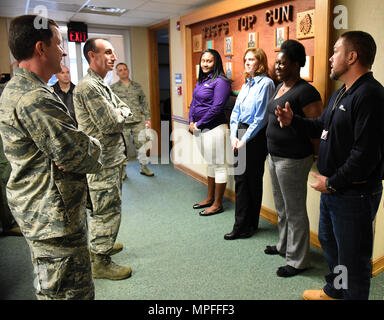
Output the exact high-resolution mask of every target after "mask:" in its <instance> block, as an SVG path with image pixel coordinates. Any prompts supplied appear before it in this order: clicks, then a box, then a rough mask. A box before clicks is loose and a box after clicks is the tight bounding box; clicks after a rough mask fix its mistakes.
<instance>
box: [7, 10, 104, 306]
mask: <svg viewBox="0 0 384 320" xmlns="http://www.w3.org/2000/svg"><path fill="white" fill-rule="evenodd" d="M36 21H37V22H40V23H41V22H46V25H47V26H46V27H45V28H44V27H43V28H39V29H36V28H35V23H36ZM8 44H9V48H10V49H11V52H12V54H13V56H14V57H15V58H16V59H17V61H19V62H20V63H19V68H15V74H14V77H13V78H12V80H11V81H9V83H8V84H7V86H6V88H5V89H4V91H3V93H2V95H1V98H0V119H1V120H0V133H1V137H2V139H3V144H4V152H5V155H6V157H7V158H8V160H9V162H10V164H11V166H12V172H11V175H10V177H9V181H8V184H7V197H8V204H9V207H10V209H11V211H12V213H13V215H14V217H15V219H16V221H17V223H18V224H19V226H20V229H21V231H22V233H23V235H24V237H25V239H26V241H27V243H28V245H29V248H30V250H31V257H32V264H33V266H34V270H35V273H36V280H35V288H36V296H37V298H38V299H93V298H94V294H95V293H94V285H93V280H92V274H91V265H90V256H89V251H88V241H87V229H86V211H85V206H86V199H87V181H86V176H85V174H86V173H90V172H97V171H99V170H100V168H101V167H102V165H101V163H100V162H99V161H98V160H99V157H100V154H101V150H100V143H99V142H98V141H97V140H96V139H94V138H92V137H89V136H87V135H86V134H85V133H84V132H82V131H78V130H77V129H76V127H75V123H74V121H73V119H72V118H71V117H70V115H69V114H68V112H67V108H66V107H65V105H64V104H63V103H62V101H61V100H60V99H59V98H58V97H57V95H56V94H55V93H54V91H53V89H52V88H51V87H49V86H48V85H47V82H48V80H49V79H50V78H51V76H52V75H53V74H54V73H57V72H59V71H60V70H61V60H62V58H63V57H64V56H66V53H65V52H64V50H63V49H62V46H61V44H62V38H61V34H60V31H59V26H58V25H57V23H56V22H55V21H53V20H51V19H47V18H43V17H39V16H36V15H24V16H20V17H17V18H15V19H13V20H12V21H11V24H10V27H9V39H8Z"/></svg>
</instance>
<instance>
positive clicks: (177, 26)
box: [176, 21, 180, 31]
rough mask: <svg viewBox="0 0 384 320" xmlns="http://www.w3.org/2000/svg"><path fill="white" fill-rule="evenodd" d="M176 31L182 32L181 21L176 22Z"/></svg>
mask: <svg viewBox="0 0 384 320" xmlns="http://www.w3.org/2000/svg"><path fill="white" fill-rule="evenodd" d="M176 30H177V31H180V21H176Z"/></svg>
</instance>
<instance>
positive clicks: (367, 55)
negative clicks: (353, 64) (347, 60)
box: [340, 31, 376, 69]
mask: <svg viewBox="0 0 384 320" xmlns="http://www.w3.org/2000/svg"><path fill="white" fill-rule="evenodd" d="M340 38H343V39H344V41H346V42H347V46H350V49H351V51H356V52H357V58H358V60H359V62H360V64H361V65H362V66H363V67H367V68H369V69H370V68H371V67H372V65H373V62H374V61H375V56H376V43H375V40H374V39H373V37H372V36H371V35H370V34H369V33H367V32H364V31H347V32H345V33H343V34H342V35H341V36H340Z"/></svg>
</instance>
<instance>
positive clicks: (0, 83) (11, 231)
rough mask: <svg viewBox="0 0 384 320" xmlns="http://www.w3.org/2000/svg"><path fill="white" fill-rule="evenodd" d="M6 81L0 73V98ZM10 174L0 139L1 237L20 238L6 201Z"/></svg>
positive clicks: (18, 228)
mask: <svg viewBox="0 0 384 320" xmlns="http://www.w3.org/2000/svg"><path fill="white" fill-rule="evenodd" d="M7 81H8V79H6V78H5V77H3V74H2V73H1V71H0V96H1V93H2V92H3V90H4V88H5V85H6V84H7ZM10 174H11V165H10V163H9V162H8V160H7V158H6V157H5V154H4V148H3V141H2V140H1V137H0V188H1V193H0V226H1V229H2V232H1V235H4V236H22V235H23V234H22V233H21V230H20V227H19V226H18V225H17V223H16V221H15V218H14V217H13V216H12V213H11V210H10V209H9V206H8V200H7V190H6V187H7V182H8V179H9V175H10Z"/></svg>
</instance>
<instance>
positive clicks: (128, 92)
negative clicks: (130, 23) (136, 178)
mask: <svg viewBox="0 0 384 320" xmlns="http://www.w3.org/2000/svg"><path fill="white" fill-rule="evenodd" d="M116 72H117V75H118V76H119V78H120V80H119V81H117V82H116V83H114V84H112V85H111V88H112V90H113V92H114V93H115V94H116V95H118V96H119V98H120V99H121V100H123V101H124V102H125V103H126V104H127V105H128V106H129V107H130V108H131V111H132V113H133V118H132V119H130V120H129V121H127V122H126V124H125V126H124V131H123V134H124V138H125V142H126V144H127V145H128V141H129V136H130V135H132V137H133V142H134V144H135V148H136V153H137V160H138V161H139V163H140V166H141V171H140V173H141V174H143V175H146V176H148V177H152V176H154V173H153V172H152V171H151V170H149V169H148V167H147V165H148V163H149V157H148V156H147V150H145V140H144V132H145V131H143V130H144V129H145V128H150V127H151V110H150V108H149V106H148V103H147V99H146V97H145V94H144V92H143V89H142V88H141V85H140V84H139V83H137V82H135V81H132V80H131V79H130V78H129V69H128V66H127V65H126V64H125V63H124V62H120V63H119V64H117V66H116ZM140 132H141V134H140Z"/></svg>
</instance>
